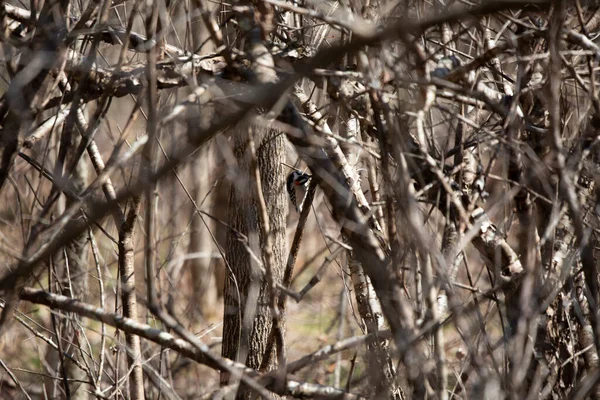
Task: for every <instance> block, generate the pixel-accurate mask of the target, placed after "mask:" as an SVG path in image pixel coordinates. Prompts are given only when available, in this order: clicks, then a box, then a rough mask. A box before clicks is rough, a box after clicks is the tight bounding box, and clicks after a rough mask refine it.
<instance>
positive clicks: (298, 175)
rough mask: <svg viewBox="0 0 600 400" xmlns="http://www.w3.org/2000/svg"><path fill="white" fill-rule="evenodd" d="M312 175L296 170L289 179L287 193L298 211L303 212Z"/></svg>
mask: <svg viewBox="0 0 600 400" xmlns="http://www.w3.org/2000/svg"><path fill="white" fill-rule="evenodd" d="M310 178H311V175H309V174H306V173H304V172H302V171H300V170H294V171H292V173H291V174H289V175H288V178H287V184H286V186H287V191H288V194H289V195H290V200H291V201H292V204H293V205H294V207H295V208H296V211H298V212H302V204H303V203H304V197H306V192H307V188H308V182H309V181H310Z"/></svg>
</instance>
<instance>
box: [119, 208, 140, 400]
mask: <svg viewBox="0 0 600 400" xmlns="http://www.w3.org/2000/svg"><path fill="white" fill-rule="evenodd" d="M139 207H140V204H139V199H138V202H137V203H136V204H134V205H133V209H132V210H130V213H129V215H128V217H127V220H126V222H125V223H124V224H123V226H121V228H120V229H119V274H120V275H121V301H122V302H123V315H124V316H125V317H127V318H130V319H132V320H134V321H137V299H136V295H135V263H134V260H135V252H134V247H133V230H134V229H133V228H134V223H135V220H136V219H137V218H136V217H137V214H138V212H139ZM125 340H126V343H127V364H128V367H129V368H130V369H132V371H131V376H130V379H129V396H130V397H131V399H132V400H139V399H142V400H143V399H144V385H143V382H144V380H143V377H144V372H143V369H142V359H141V346H140V338H139V336H136V335H132V334H130V333H126V334H125Z"/></svg>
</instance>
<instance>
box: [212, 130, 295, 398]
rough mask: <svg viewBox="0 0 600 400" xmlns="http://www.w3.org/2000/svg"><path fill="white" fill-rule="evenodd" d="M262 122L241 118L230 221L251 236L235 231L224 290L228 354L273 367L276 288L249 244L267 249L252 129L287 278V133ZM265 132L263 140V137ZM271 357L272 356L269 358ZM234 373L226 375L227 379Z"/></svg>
mask: <svg viewBox="0 0 600 400" xmlns="http://www.w3.org/2000/svg"><path fill="white" fill-rule="evenodd" d="M261 130H262V128H257V129H254V127H253V126H250V124H244V123H241V124H240V126H238V129H237V133H238V135H237V137H236V139H235V155H236V158H237V160H238V164H239V171H238V174H237V177H238V179H237V181H236V182H234V185H233V186H232V189H231V193H230V201H229V224H230V226H231V228H232V229H235V230H236V231H238V232H239V233H241V234H242V235H245V236H246V237H247V239H248V242H247V243H244V241H245V239H244V238H241V237H240V236H239V235H237V234H236V233H235V232H230V234H229V237H228V243H227V252H226V257H227V262H228V269H227V276H226V279H225V291H224V301H225V310H224V322H223V352H222V353H223V356H224V357H227V358H230V359H233V360H236V361H240V362H243V363H245V364H246V365H247V366H248V367H250V368H256V369H258V368H259V367H260V366H261V364H262V365H266V369H267V370H271V369H273V368H274V367H275V366H276V364H277V361H276V357H275V351H272V352H271V353H270V354H264V352H265V347H266V345H267V341H268V339H269V334H270V332H271V327H272V313H271V310H270V307H269V304H270V296H271V292H270V290H269V286H268V283H267V281H266V279H265V275H264V273H263V272H262V271H261V269H262V268H263V267H262V266H260V265H258V263H257V262H256V260H254V259H252V257H251V255H250V254H249V252H248V249H247V248H246V244H247V245H248V247H249V249H250V250H251V251H252V252H253V253H254V254H255V255H257V256H258V257H260V254H261V251H260V247H259V243H260V236H259V235H260V234H261V233H260V230H259V229H258V227H259V222H258V216H257V208H256V199H255V198H254V196H253V195H252V191H251V182H252V180H251V176H250V171H249V170H248V168H249V158H250V154H249V149H248V140H247V139H248V138H249V136H248V135H252V134H253V133H254V135H253V136H254V140H255V142H256V143H259V146H258V149H257V158H258V166H259V170H260V175H261V181H262V191H263V195H264V198H265V202H266V204H267V211H268V214H269V223H270V227H271V235H272V240H273V249H272V251H273V258H274V264H275V270H274V271H273V277H274V279H275V280H276V282H279V283H280V282H281V280H282V276H283V270H284V265H285V259H286V230H285V216H286V214H287V199H286V194H285V190H284V186H285V182H284V170H283V168H284V166H283V164H282V162H283V161H284V157H285V153H284V144H285V143H284V137H283V135H280V134H279V133H278V132H275V131H273V130H269V131H268V132H267V133H264V131H263V132H261ZM261 137H262V140H261ZM264 357H268V360H265V361H267V362H263V358H264ZM227 380H228V376H226V375H222V382H223V383H224V382H227ZM238 397H239V398H251V397H252V394H251V393H249V392H247V391H244V390H242V391H240V392H239V394H238Z"/></svg>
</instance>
